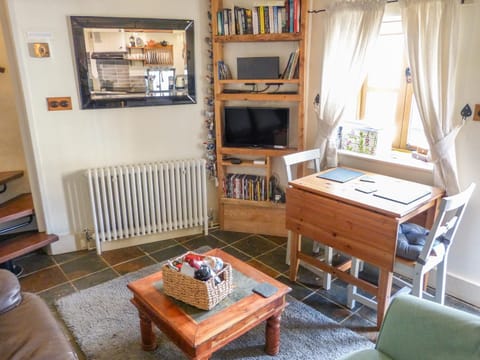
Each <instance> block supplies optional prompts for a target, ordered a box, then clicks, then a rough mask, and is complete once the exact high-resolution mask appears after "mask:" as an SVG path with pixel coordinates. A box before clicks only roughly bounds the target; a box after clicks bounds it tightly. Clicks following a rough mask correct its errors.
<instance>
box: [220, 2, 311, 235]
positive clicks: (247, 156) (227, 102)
mask: <svg viewBox="0 0 480 360" xmlns="http://www.w3.org/2000/svg"><path fill="white" fill-rule="evenodd" d="M261 3H262V1H257V0H255V1H253V0H212V1H211V4H212V5H211V14H212V40H213V41H212V48H213V49H212V50H213V69H214V70H213V73H214V74H213V75H214V96H215V105H214V106H215V133H216V134H215V140H216V155H217V172H218V180H219V186H218V197H219V221H220V227H221V228H222V229H224V230H229V231H239V232H251V233H259V234H266V235H276V236H286V235H287V230H286V228H285V204H283V203H280V202H278V201H271V199H268V197H267V199H266V200H263V201H255V200H244V199H238V198H230V197H227V196H226V195H225V191H224V189H225V186H226V184H225V181H226V179H227V177H228V174H229V173H236V174H248V175H257V174H259V172H260V173H262V175H261V176H264V177H265V178H266V183H267V189H266V191H267V193H268V194H270V190H271V189H270V181H269V180H270V178H271V177H272V175H273V174H272V172H273V170H272V167H273V166H274V163H275V165H276V166H275V167H276V168H278V167H279V166H282V167H283V166H284V165H283V160H282V159H281V157H282V156H283V155H286V154H289V153H293V152H296V151H301V150H303V149H304V146H305V134H304V113H305V93H304V91H305V88H304V86H305V85H304V84H305V47H306V28H307V27H306V26H307V24H306V22H307V1H306V0H286V1H272V0H265V4H264V5H261ZM282 7H285V8H286V10H282ZM236 8H240V10H237V9H236ZM275 8H276V9H275ZM290 9H292V11H291V12H290ZM236 11H239V12H238V13H237V15H238V16H237V19H239V20H238V22H237V21H236V20H235V19H236V17H235V14H236ZM228 13H230V14H231V18H230V22H233V24H231V25H230V27H228V26H227V27H225V24H224V21H228V19H229V18H228ZM252 13H256V15H255V14H254V15H253V16H252V15H251V14H252ZM265 13H268V14H269V15H268V16H270V14H272V16H274V17H273V19H274V20H273V21H272V20H267V18H266V17H264V18H262V19H264V21H263V24H261V19H259V16H260V14H262V16H264V15H263V14H265ZM250 16H252V18H250ZM287 17H288V18H289V20H288V21H287V20H286V18H287ZM282 18H283V19H284V21H285V22H286V25H284V26H281V21H280V19H282ZM268 19H270V18H269V17H268ZM256 20H258V22H257V24H258V26H257V27H255V26H256V25H255V24H253V25H252V22H254V21H256ZM276 21H277V22H276ZM267 22H268V24H269V27H270V29H267ZM290 24H292V25H290ZM240 28H241V30H240ZM262 28H264V31H263V33H261V29H262ZM247 43H248V44H247ZM270 44H272V45H273V44H275V46H272V49H270V47H269V45H270ZM243 45H248V46H250V47H258V50H259V52H261V53H262V55H261V56H278V57H279V58H280V64H285V65H284V66H283V68H280V72H281V73H280V74H279V75H282V74H283V73H284V72H285V71H286V70H287V64H289V63H290V61H289V60H290V58H289V56H292V52H291V49H292V46H294V47H297V51H296V53H297V54H296V64H297V65H296V67H295V68H293V69H292V71H290V77H289V78H287V77H284V78H279V79H247V80H245V79H235V78H233V79H228V78H227V79H225V78H223V76H219V73H220V72H222V71H221V70H222V69H220V71H219V62H223V63H225V64H226V65H227V66H228V67H229V69H233V68H234V66H236V64H235V63H232V60H231V59H232V58H234V57H235V56H237V57H242V54H243V53H242V46H243ZM283 47H285V51H282V50H278V49H283ZM266 49H267V50H266ZM265 52H270V53H269V54H265ZM264 54H265V55H264ZM259 56H260V55H259ZM226 58H229V59H230V62H229V63H227V59H226ZM233 73H235V72H233ZM222 74H223V73H222ZM293 74H294V76H292V75H293ZM272 83H274V84H275V86H274V89H273V90H268V89H270V88H269V85H270V84H272ZM246 84H249V85H246ZM252 84H253V85H252ZM242 86H243V87H242ZM245 86H246V87H247V88H245ZM248 86H251V90H249V88H248ZM260 87H262V88H266V89H267V90H266V91H257V90H256V89H257V88H260ZM236 89H239V90H238V91H236ZM254 89H255V90H254ZM272 104H273V105H272ZM277 105H278V106H279V107H280V106H282V107H289V109H290V119H289V120H290V121H289V131H290V132H291V133H292V134H293V135H290V137H289V140H290V141H289V145H288V147H286V148H281V149H276V148H247V147H245V148H242V147H236V148H232V147H224V146H223V139H224V129H223V112H224V111H223V110H224V108H225V106H251V107H272V106H273V107H274V106H277ZM292 136H293V139H292ZM290 143H292V144H293V146H290ZM231 157H234V158H239V159H240V160H241V163H239V164H234V163H232V162H231V161H230V160H228V159H229V158H231ZM259 158H260V159H263V160H264V163H259V161H257V162H255V161H254V160H252V159H259Z"/></svg>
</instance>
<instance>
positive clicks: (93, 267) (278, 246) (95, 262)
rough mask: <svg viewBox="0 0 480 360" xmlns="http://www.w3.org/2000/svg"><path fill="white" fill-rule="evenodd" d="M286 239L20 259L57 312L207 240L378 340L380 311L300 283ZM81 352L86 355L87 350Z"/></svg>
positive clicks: (303, 278)
mask: <svg viewBox="0 0 480 360" xmlns="http://www.w3.org/2000/svg"><path fill="white" fill-rule="evenodd" d="M286 242H287V240H286V238H283V237H272V236H263V235H255V234H245V233H234V232H226V231H221V230H212V231H211V232H210V234H209V235H208V236H203V235H197V236H191V237H186V238H177V239H172V240H163V241H159V242H156V243H150V244H146V245H140V246H135V247H130V248H124V249H119V250H113V251H108V252H104V253H103V254H102V255H101V256H97V254H96V252H95V251H79V252H75V253H69V254H64V255H54V256H49V255H46V254H44V253H42V252H35V253H32V254H29V255H27V256H24V257H22V258H20V259H18V261H17V263H18V264H19V265H21V266H23V267H24V274H23V275H22V277H21V278H20V283H21V285H22V289H23V291H29V292H34V293H37V294H39V295H40V296H41V297H42V298H43V299H44V300H46V301H47V303H48V304H49V305H50V306H51V309H52V312H54V314H55V315H57V314H56V312H55V307H54V305H53V303H54V301H55V299H58V298H60V297H62V296H65V295H68V294H70V293H73V292H75V291H79V290H82V289H85V288H88V287H91V286H94V285H97V284H100V283H102V282H105V281H108V280H111V279H113V278H116V277H118V276H121V275H124V274H126V273H129V272H132V271H136V270H139V269H141V268H143V267H145V266H148V265H151V264H154V263H157V262H162V261H164V260H166V259H169V258H172V257H175V256H177V255H180V254H183V253H184V252H186V251H188V250H194V249H196V248H198V247H200V246H203V245H208V246H210V247H212V248H222V249H223V250H224V251H226V252H228V253H230V254H232V255H234V256H236V257H238V258H239V259H241V260H243V261H246V262H248V263H249V264H251V265H253V266H254V267H256V268H257V269H259V270H261V271H263V272H265V273H267V274H268V275H270V276H272V277H274V278H277V279H279V280H280V281H282V282H284V283H286V284H288V285H289V286H290V287H291V288H292V292H291V293H290V294H291V295H292V296H294V297H295V298H297V299H298V300H301V301H303V302H304V303H306V304H308V305H310V306H311V307H313V308H315V309H317V310H318V311H320V312H321V313H323V314H324V315H326V316H328V317H330V318H332V319H334V320H336V321H338V322H339V323H341V324H343V325H344V326H346V327H348V328H350V329H352V330H354V331H357V332H358V333H360V334H362V335H363V336H367V337H368V338H370V339H371V340H375V339H376V335H377V333H376V331H375V329H374V326H375V321H376V313H375V312H374V311H372V310H370V309H368V308H366V307H364V306H359V305H357V307H356V308H355V309H353V310H349V309H348V308H346V306H345V303H346V284H345V283H343V282H341V281H340V280H334V281H333V283H332V288H331V289H330V290H329V291H325V290H324V289H323V288H322V287H321V284H322V282H321V278H319V277H317V276H315V275H314V274H312V273H311V272H309V271H307V270H305V269H303V268H300V272H299V278H298V280H297V282H295V283H292V282H290V281H289V279H288V266H287V265H286V264H285V254H286ZM303 246H304V248H305V250H304V251H308V250H309V249H311V244H309V243H308V241H304V244H303ZM447 305H449V306H453V307H456V308H460V309H462V310H466V311H468V312H472V313H476V314H479V315H480V309H478V308H475V307H473V306H471V305H468V304H465V303H463V302H461V301H459V300H457V299H454V298H452V297H448V298H447ZM79 356H80V358H81V359H82V358H83V355H82V354H81V353H79Z"/></svg>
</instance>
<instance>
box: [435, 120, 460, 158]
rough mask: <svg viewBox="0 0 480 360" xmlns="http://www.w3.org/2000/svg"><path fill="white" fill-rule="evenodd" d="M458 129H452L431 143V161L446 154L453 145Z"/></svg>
mask: <svg viewBox="0 0 480 360" xmlns="http://www.w3.org/2000/svg"><path fill="white" fill-rule="evenodd" d="M458 130H459V128H456V129H454V130H452V131H451V132H450V133H449V134H448V135H447V136H445V137H444V138H443V139H440V140H439V141H438V142H437V143H436V144H434V145H433V148H432V149H430V150H431V153H432V161H433V162H438V161H439V160H441V159H445V158H446V157H447V156H448V152H449V151H450V149H451V148H452V146H455V138H456V137H457V133H458Z"/></svg>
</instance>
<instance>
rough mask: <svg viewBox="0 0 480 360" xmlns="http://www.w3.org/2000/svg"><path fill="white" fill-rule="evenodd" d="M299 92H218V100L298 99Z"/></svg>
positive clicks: (299, 96) (299, 97)
mask: <svg viewBox="0 0 480 360" xmlns="http://www.w3.org/2000/svg"><path fill="white" fill-rule="evenodd" d="M301 97H302V95H301V94H279V93H277V94H265V93H236V94H232V93H228V94H225V93H218V94H217V95H216V97H215V98H216V100H219V101H234V100H238V101H300V99H301Z"/></svg>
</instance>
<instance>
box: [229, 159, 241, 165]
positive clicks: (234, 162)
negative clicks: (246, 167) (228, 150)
mask: <svg viewBox="0 0 480 360" xmlns="http://www.w3.org/2000/svg"><path fill="white" fill-rule="evenodd" d="M230 162H231V163H232V164H241V163H242V159H239V158H231V159H230Z"/></svg>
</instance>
